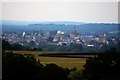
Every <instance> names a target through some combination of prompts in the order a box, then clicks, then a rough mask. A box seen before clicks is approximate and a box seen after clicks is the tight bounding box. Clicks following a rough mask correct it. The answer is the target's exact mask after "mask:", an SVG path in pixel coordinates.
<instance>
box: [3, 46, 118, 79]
mask: <svg viewBox="0 0 120 80" xmlns="http://www.w3.org/2000/svg"><path fill="white" fill-rule="evenodd" d="M2 74H3V75H2V80H10V79H11V80H24V79H26V80H120V53H117V52H116V50H115V49H114V48H113V49H111V50H110V51H107V52H105V53H101V54H98V55H97V56H96V57H94V58H88V59H87V60H86V64H85V65H84V69H83V70H82V71H80V70H76V69H71V70H69V69H67V68H62V67H60V66H57V65H56V64H47V65H46V66H43V65H42V64H41V63H40V62H39V61H36V59H35V57H34V55H18V54H13V53H12V52H3V73H2Z"/></svg>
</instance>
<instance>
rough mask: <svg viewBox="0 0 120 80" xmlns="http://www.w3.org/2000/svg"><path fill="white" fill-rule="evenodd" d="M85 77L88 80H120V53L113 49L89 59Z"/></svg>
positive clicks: (84, 73)
mask: <svg viewBox="0 0 120 80" xmlns="http://www.w3.org/2000/svg"><path fill="white" fill-rule="evenodd" d="M84 68H85V69H84V70H83V75H84V77H85V78H86V79H88V80H120V75H119V74H120V53H117V52H116V51H115V49H111V50H110V51H107V52H105V53H102V54H98V55H97V57H95V58H89V59H87V60H86V64H85V65H84Z"/></svg>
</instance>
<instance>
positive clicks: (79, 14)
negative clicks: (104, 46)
mask: <svg viewBox="0 0 120 80" xmlns="http://www.w3.org/2000/svg"><path fill="white" fill-rule="evenodd" d="M2 14H3V15H2V18H0V19H2V21H3V20H9V21H34V22H35V21H37V22H54V21H72V22H87V23H118V3H117V2H78V3H77V2H72V3H71V2H38V3H37V2H33V3H32V2H3V4H2Z"/></svg>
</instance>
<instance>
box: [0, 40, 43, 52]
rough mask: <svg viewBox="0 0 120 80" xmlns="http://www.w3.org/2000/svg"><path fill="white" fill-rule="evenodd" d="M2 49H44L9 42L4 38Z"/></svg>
mask: <svg viewBox="0 0 120 80" xmlns="http://www.w3.org/2000/svg"><path fill="white" fill-rule="evenodd" d="M2 50H30V51H43V49H42V48H36V47H30V46H22V45H20V44H18V43H11V44H10V43H9V42H8V41H5V40H2Z"/></svg>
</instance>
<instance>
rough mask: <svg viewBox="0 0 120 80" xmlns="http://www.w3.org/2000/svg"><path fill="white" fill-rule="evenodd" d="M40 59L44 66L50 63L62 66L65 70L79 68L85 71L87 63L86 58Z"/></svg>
mask: <svg viewBox="0 0 120 80" xmlns="http://www.w3.org/2000/svg"><path fill="white" fill-rule="evenodd" d="M38 58H39V59H40V62H41V63H42V64H43V65H46V64H49V63H55V64H57V65H58V66H61V67H63V68H69V69H72V68H75V67H76V68H77V69H83V65H84V64H85V62H86V59H85V58H61V57H38Z"/></svg>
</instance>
